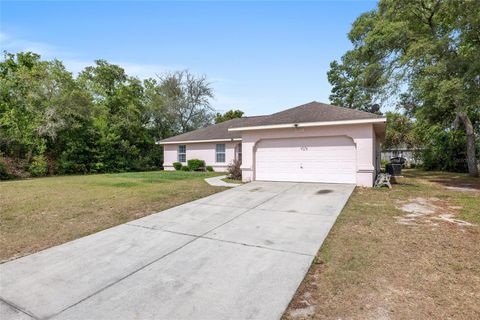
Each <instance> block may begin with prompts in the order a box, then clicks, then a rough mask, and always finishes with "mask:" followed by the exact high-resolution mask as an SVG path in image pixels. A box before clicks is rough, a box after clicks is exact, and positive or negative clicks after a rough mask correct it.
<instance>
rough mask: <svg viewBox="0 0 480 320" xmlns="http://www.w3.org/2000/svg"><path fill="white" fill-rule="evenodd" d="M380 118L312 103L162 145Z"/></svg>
mask: <svg viewBox="0 0 480 320" xmlns="http://www.w3.org/2000/svg"><path fill="white" fill-rule="evenodd" d="M377 118H382V116H379V115H377V114H374V113H369V112H365V111H360V110H355V109H350V108H343V107H337V106H333V105H330V104H325V103H320V102H316V101H313V102H310V103H307V104H303V105H301V106H298V107H295V108H291V109H287V110H284V111H280V112H277V113H274V114H271V115H267V116H256V117H243V118H237V119H232V120H228V121H225V122H222V123H219V124H214V125H211V126H209V127H206V128H201V129H198V130H194V131H190V132H187V133H184V134H180V135H178V136H174V137H171V138H167V139H164V140H162V141H160V142H161V143H163V142H177V141H178V142H180V141H197V140H217V139H219V140H220V139H238V138H241V137H242V135H241V131H228V129H229V128H243V127H255V126H268V125H277V124H290V123H305V122H326V121H342V120H361V119H377Z"/></svg>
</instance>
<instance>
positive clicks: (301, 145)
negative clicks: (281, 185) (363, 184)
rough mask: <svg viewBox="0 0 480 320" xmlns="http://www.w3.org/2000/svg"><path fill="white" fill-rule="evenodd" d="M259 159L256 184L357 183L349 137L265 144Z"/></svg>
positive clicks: (266, 141)
mask: <svg viewBox="0 0 480 320" xmlns="http://www.w3.org/2000/svg"><path fill="white" fill-rule="evenodd" d="M255 159H256V160H255V162H256V166H255V172H256V180H265V181H299V182H331V183H355V182H356V160H355V159H356V156H355V145H354V144H353V141H352V139H349V138H347V137H317V138H293V139H271V140H262V141H260V142H259V143H258V144H257V150H256V153H255Z"/></svg>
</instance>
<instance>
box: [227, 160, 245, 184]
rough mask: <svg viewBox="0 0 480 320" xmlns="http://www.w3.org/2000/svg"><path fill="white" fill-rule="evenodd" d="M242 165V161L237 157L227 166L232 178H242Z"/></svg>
mask: <svg viewBox="0 0 480 320" xmlns="http://www.w3.org/2000/svg"><path fill="white" fill-rule="evenodd" d="M241 165H242V162H241V161H240V160H238V159H235V160H233V161H232V162H230V164H229V165H228V168H227V171H228V176H229V178H230V179H235V180H242V170H241V169H240V166H241Z"/></svg>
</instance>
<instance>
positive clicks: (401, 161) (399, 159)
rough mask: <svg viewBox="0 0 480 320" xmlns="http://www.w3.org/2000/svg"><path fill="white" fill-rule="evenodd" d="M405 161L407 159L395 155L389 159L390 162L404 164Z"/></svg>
mask: <svg viewBox="0 0 480 320" xmlns="http://www.w3.org/2000/svg"><path fill="white" fill-rule="evenodd" d="M405 162H407V159H405V158H404V157H395V158H391V159H390V163H393V164H401V165H404V164H405Z"/></svg>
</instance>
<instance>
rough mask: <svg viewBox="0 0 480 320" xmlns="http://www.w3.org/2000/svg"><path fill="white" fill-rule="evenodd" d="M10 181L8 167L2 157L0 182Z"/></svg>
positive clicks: (0, 160)
mask: <svg viewBox="0 0 480 320" xmlns="http://www.w3.org/2000/svg"><path fill="white" fill-rule="evenodd" d="M8 179H10V174H9V173H8V171H7V167H6V166H5V163H4V162H3V159H2V158H1V157H0V180H8Z"/></svg>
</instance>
